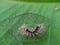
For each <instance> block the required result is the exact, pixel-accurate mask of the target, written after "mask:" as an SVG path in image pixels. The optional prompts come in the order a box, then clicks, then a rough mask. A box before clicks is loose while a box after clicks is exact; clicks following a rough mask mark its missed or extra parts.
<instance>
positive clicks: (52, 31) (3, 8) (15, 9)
mask: <svg viewBox="0 0 60 45" xmlns="http://www.w3.org/2000/svg"><path fill="white" fill-rule="evenodd" d="M56 7H57V8H58V9H59V8H60V3H39V4H38V3H14V2H13V3H11V2H8V3H6V2H2V3H0V45H23V44H22V43H21V42H18V41H16V40H15V39H14V38H12V36H11V35H10V34H9V31H12V30H13V29H16V28H17V27H18V26H16V25H17V24H19V23H20V25H21V24H22V23H23V22H22V20H23V19H24V18H28V17H29V16H27V17H24V16H22V17H18V18H13V17H16V16H18V15H20V14H23V13H26V12H29V13H35V14H39V15H42V16H44V17H47V18H48V19H49V21H50V27H49V30H48V31H49V32H48V34H47V35H46V36H44V37H43V38H42V39H41V40H40V41H39V42H37V43H35V45H59V44H60V36H59V35H60V9H59V10H58V11H56V10H55V8H56ZM37 17H38V15H37ZM27 20H28V19H27ZM20 21H21V22H20ZM31 21H33V19H32V20H30V22H31ZM27 22H28V23H29V20H28V21H27ZM26 44H27V45H32V44H30V43H26Z"/></svg>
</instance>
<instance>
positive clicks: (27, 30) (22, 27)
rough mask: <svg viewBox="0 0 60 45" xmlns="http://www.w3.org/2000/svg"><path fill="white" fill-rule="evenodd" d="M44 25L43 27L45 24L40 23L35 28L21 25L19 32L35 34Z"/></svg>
mask: <svg viewBox="0 0 60 45" xmlns="http://www.w3.org/2000/svg"><path fill="white" fill-rule="evenodd" d="M42 27H43V24H38V25H36V27H35V28H33V29H29V28H28V27H27V26H21V27H20V28H19V33H21V34H23V35H29V36H35V35H37V34H38V33H39V32H40V29H41V28H42Z"/></svg>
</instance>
